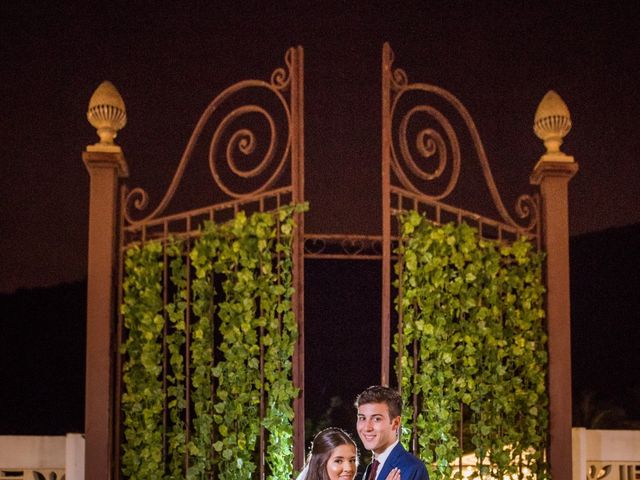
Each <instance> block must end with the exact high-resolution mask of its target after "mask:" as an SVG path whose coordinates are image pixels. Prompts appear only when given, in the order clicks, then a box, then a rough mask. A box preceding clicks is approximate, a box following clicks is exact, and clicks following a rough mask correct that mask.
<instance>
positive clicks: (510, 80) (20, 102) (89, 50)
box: [0, 1, 640, 292]
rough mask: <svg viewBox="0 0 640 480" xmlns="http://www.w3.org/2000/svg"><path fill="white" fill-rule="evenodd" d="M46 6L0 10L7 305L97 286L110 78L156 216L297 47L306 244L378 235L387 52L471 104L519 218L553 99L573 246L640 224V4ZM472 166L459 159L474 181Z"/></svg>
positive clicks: (1, 240)
mask: <svg viewBox="0 0 640 480" xmlns="http://www.w3.org/2000/svg"><path fill="white" fill-rule="evenodd" d="M42 3H43V4H44V2H42ZM47 3H48V5H47V6H36V5H35V4H29V3H26V4H22V3H15V4H13V3H11V2H5V4H3V6H2V7H0V8H1V9H2V12H1V17H2V28H1V31H2V33H1V34H0V35H1V36H2V37H1V39H2V41H1V45H2V46H1V55H2V57H1V58H2V61H1V65H2V81H1V82H0V89H1V97H2V115H1V116H0V121H1V122H2V126H1V128H0V135H1V140H0V148H1V150H0V151H1V155H2V163H1V167H0V168H1V172H2V174H1V176H0V182H1V184H0V196H1V197H0V198H1V201H0V265H2V272H3V275H1V276H0V292H11V291H13V290H15V289H16V288H19V287H32V286H42V285H53V284H56V283H58V282H61V281H72V280H77V279H79V278H82V277H83V275H84V272H85V271H86V258H85V257H86V238H87V234H86V232H87V210H88V208H87V200H88V186H89V185H88V180H89V179H88V175H87V172H86V171H85V168H84V166H83V164H82V160H81V152H82V150H83V149H84V148H85V147H86V145H88V144H91V143H94V142H96V141H97V137H96V135H95V130H94V129H93V127H91V126H90V125H89V124H88V122H87V121H86V117H85V113H86V109H87V104H88V100H89V98H90V96H91V94H92V93H93V91H94V89H95V88H96V87H97V85H98V84H99V83H100V82H101V81H102V80H105V79H108V80H111V81H112V82H113V83H114V84H115V85H116V87H117V88H118V89H119V91H120V93H121V94H122V96H123V97H124V100H125V103H126V106H127V112H128V125H127V126H126V127H125V129H124V130H123V131H122V132H121V133H120V135H119V137H118V139H117V142H118V143H119V144H120V145H121V146H122V147H123V150H124V152H125V156H126V158H127V161H128V163H129V167H130V170H131V178H130V179H129V181H128V184H129V185H130V186H142V187H144V188H146V189H148V190H149V191H150V192H151V194H152V197H151V204H152V205H155V204H156V203H157V202H158V201H159V199H160V196H161V194H162V192H163V191H164V189H165V188H166V186H167V185H168V184H169V181H170V179H171V177H172V175H173V172H174V170H175V168H176V165H177V162H178V159H179V157H180V155H181V153H182V150H183V149H184V146H185V144H186V142H187V139H188V137H189V135H190V133H191V131H192V129H193V126H194V125H195V123H196V121H197V120H198V118H199V116H200V114H201V113H202V111H203V110H204V108H205V107H206V105H207V104H208V103H209V102H210V101H211V100H212V99H213V98H214V96H215V95H216V94H217V93H219V92H220V91H221V90H222V89H223V88H225V87H227V86H229V85H231V84H232V83H234V82H236V81H239V80H242V79H245V78H265V79H266V78H268V76H269V75H270V73H271V71H272V70H273V69H274V68H275V67H277V66H281V65H282V64H283V55H284V53H285V51H286V49H287V48H288V47H290V46H293V45H302V46H303V47H304V48H305V96H306V98H305V121H306V131H305V134H306V174H307V175H306V184H307V197H308V199H309V200H310V201H311V207H312V210H311V212H310V213H309V215H308V220H307V226H308V230H309V231H315V232H326V231H337V230H342V231H347V232H353V233H360V232H362V233H376V232H377V231H379V227H378V225H379V224H380V223H379V219H380V214H379V206H378V205H379V203H378V202H379V193H378V192H379V185H380V183H379V162H380V160H379V159H380V147H379V143H380V142H379V129H380V120H379V116H380V113H379V112H380V107H379V105H380V80H379V78H380V50H381V47H382V43H383V42H384V41H389V42H390V43H391V45H392V47H393V48H394V50H395V52H396V65H397V66H400V67H403V68H404V69H405V70H406V71H407V73H408V74H409V78H410V80H412V81H420V82H427V83H432V84H435V85H439V86H442V87H444V88H446V89H447V90H449V91H451V92H452V93H454V94H455V95H456V96H458V97H459V98H460V100H461V101H462V102H463V103H464V104H465V106H466V107H467V109H468V110H469V111H470V113H471V115H472V116H473V118H474V120H475V122H476V124H477V125H478V129H479V132H480V135H481V138H482V139H483V142H484V145H485V148H486V150H487V153H488V156H489V161H490V163H491V167H492V171H493V174H494V177H495V179H496V182H497V184H498V188H499V190H500V191H501V193H502V195H503V198H504V200H505V202H506V204H507V207H508V208H510V209H511V211H513V205H514V203H515V199H516V197H517V195H519V194H520V193H523V192H530V191H531V188H530V187H529V185H528V176H529V173H530V172H531V169H532V168H533V166H534V164H535V162H536V161H537V159H538V157H539V156H540V154H542V153H543V148H542V144H541V142H540V141H539V140H538V139H537V138H536V137H535V136H534V135H533V133H532V128H531V125H532V120H533V114H534V112H535V109H536V107H537V105H538V103H539V101H540V99H541V98H542V97H543V95H544V94H545V93H546V91H547V90H549V89H550V88H553V89H555V90H556V91H557V92H558V93H559V94H560V95H561V96H562V97H563V99H564V100H565V102H566V103H567V104H568V106H569V109H570V110H571V113H572V120H573V124H574V126H573V130H572V131H571V132H570V133H569V135H568V137H567V138H566V141H565V144H564V146H563V148H564V151H565V152H567V153H569V154H572V155H574V156H575V158H576V160H577V161H578V163H579V164H580V172H579V174H578V175H577V176H576V177H575V178H574V180H573V181H572V182H571V185H570V202H571V203H570V209H571V210H570V218H571V224H570V230H571V233H572V234H580V233H584V232H590V231H597V230H602V229H604V228H607V227H609V226H619V225H626V224H632V223H637V222H639V221H640V167H639V164H638V162H639V160H638V156H637V155H638V153H637V152H638V151H640V136H639V135H637V132H636V128H635V126H636V122H637V115H638V113H640V96H639V95H637V86H638V85H640V75H639V74H638V71H639V69H637V68H636V67H637V61H638V59H639V58H640V34H639V33H638V30H637V28H636V25H635V23H636V19H637V18H638V15H637V14H638V11H637V9H638V7H637V6H635V5H634V4H633V2H628V5H627V6H621V5H615V4H606V5H605V4H595V3H594V4H593V5H590V6H585V4H581V6H580V7H576V8H574V7H572V6H570V5H568V4H562V5H559V4H557V2H556V3H555V4H551V3H549V4H545V3H544V2H542V3H541V2H536V3H535V5H531V6H529V5H527V6H521V7H519V8H516V7H513V6H509V7H505V5H506V3H504V2H429V1H427V2H415V4H413V5H408V4H407V3H406V2H405V3H402V4H401V3H398V4H386V3H385V5H387V6H385V7H381V6H352V5H351V3H350V2H345V3H344V4H343V5H342V6H340V4H338V3H331V2H329V3H327V2H307V3H304V4H303V3H301V4H300V5H299V6H296V7H290V6H289V7H288V6H286V5H285V4H284V3H280V2H277V5H278V6H277V7H275V6H274V5H275V4H274V5H271V4H270V3H267V2H265V3H262V4H246V3H244V2H243V5H242V6H236V5H235V3H239V2H229V3H228V4H224V3H220V2H199V3H198V4H193V6H192V8H188V9H187V8H184V7H183V8H179V7H177V5H178V3H175V4H172V5H173V6H171V7H167V8H165V9H161V8H158V7H157V6H156V4H155V3H151V2H136V6H135V7H131V6H126V7H125V6H122V5H124V4H119V3H118V2H114V3H110V4H109V6H108V8H105V6H104V4H99V5H98V4H92V3H91V2H78V3H73V2H55V3H54V2H47ZM131 3H133V2H131ZM568 3H571V2H568ZM625 3H627V2H625ZM29 5H30V6H29ZM181 5H182V4H181ZM205 5H206V6H205ZM232 5H233V6H232ZM328 5H329V6H328ZM476 166H477V160H476V159H475V157H468V158H466V159H465V161H464V163H463V169H462V176H463V177H464V176H465V173H466V172H467V175H469V174H470V173H468V172H471V171H472V169H473V168H476ZM466 168H468V169H469V170H466ZM486 195H487V194H486V191H484V190H481V189H480V188H479V189H478V196H479V197H480V196H483V197H484V196H486ZM467 200H469V199H467ZM471 201H472V202H475V201H476V198H473V199H471Z"/></svg>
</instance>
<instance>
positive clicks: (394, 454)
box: [364, 443, 404, 480]
mask: <svg viewBox="0 0 640 480" xmlns="http://www.w3.org/2000/svg"><path fill="white" fill-rule="evenodd" d="M403 451H404V448H403V447H402V444H400V443H398V444H397V445H396V446H395V447H393V450H391V452H390V453H389V456H388V457H387V459H386V460H385V462H384V465H383V466H382V470H380V473H379V474H378V480H385V478H387V475H389V472H390V471H391V469H392V468H393V467H397V466H398V459H399V458H400V456H401V455H402V452H403ZM368 470H369V467H367V471H368ZM401 476H402V475H401ZM364 480H368V479H367V477H365V478H364Z"/></svg>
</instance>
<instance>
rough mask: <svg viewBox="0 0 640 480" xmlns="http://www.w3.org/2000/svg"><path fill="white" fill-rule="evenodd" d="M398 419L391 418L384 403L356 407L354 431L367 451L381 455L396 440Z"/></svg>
mask: <svg viewBox="0 0 640 480" xmlns="http://www.w3.org/2000/svg"><path fill="white" fill-rule="evenodd" d="M399 426H400V417H395V418H391V417H390V415H389V406H388V405H387V404H386V403H365V404H364V405H360V406H359V407H358V422H357V424H356V429H357V430H358V435H359V436H360V440H362V443H363V445H364V448H366V449H367V450H371V451H373V453H375V454H376V455H379V454H381V453H382V452H384V451H385V450H386V448H387V447H388V446H389V445H391V444H392V443H393V442H395V441H396V439H397V438H398V427H399Z"/></svg>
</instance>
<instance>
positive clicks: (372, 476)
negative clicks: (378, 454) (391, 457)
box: [367, 460, 380, 480]
mask: <svg viewBox="0 0 640 480" xmlns="http://www.w3.org/2000/svg"><path fill="white" fill-rule="evenodd" d="M378 465H380V462H379V461H378V460H374V461H373V463H371V471H370V472H369V478H368V479H367V480H376V472H377V471H378Z"/></svg>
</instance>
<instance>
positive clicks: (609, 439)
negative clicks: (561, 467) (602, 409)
mask: <svg viewBox="0 0 640 480" xmlns="http://www.w3.org/2000/svg"><path fill="white" fill-rule="evenodd" d="M571 433H572V440H573V480H586V479H587V478H588V477H590V475H589V474H590V471H589V467H590V466H594V468H597V469H599V468H600V467H601V466H602V464H604V463H607V464H615V466H617V467H619V466H620V465H621V464H624V465H628V466H630V467H631V466H633V468H636V466H640V431H639V430H587V429H585V428H574V429H572V432H571ZM618 472H619V468H618V469H615V468H614V469H612V471H611V474H610V475H607V479H608V478H611V479H612V480H613V479H617V478H620V477H619V475H618ZM601 478H603V480H607V479H605V477H601Z"/></svg>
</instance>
